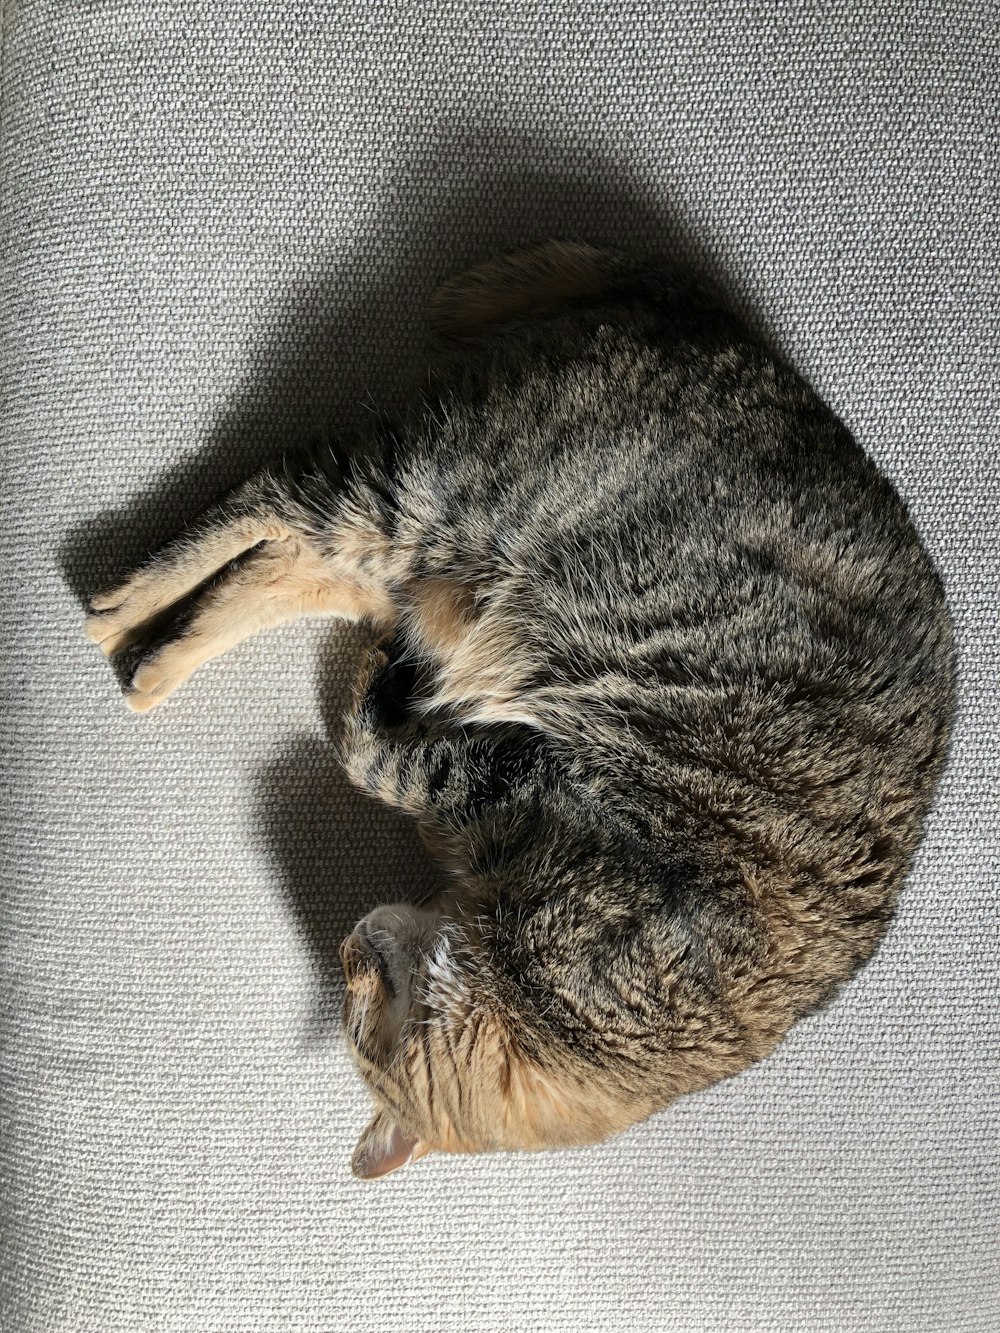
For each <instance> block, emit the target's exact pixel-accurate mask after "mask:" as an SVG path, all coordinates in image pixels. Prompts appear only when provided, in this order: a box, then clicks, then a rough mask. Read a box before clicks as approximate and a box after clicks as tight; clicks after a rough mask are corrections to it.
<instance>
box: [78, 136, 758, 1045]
mask: <svg viewBox="0 0 1000 1333" xmlns="http://www.w3.org/2000/svg"><path fill="white" fill-rule="evenodd" d="M442 162H445V163H447V164H448V174H449V178H450V179H451V180H452V181H458V182H459V183H458V184H456V185H455V186H454V187H453V188H452V189H450V190H448V189H444V188H442V185H441V174H442V173H441V171H440V168H439V164H440V163H442ZM551 162H566V163H572V164H573V165H572V166H571V167H570V166H568V167H567V169H566V170H565V171H562V172H553V171H551V170H549V169H547V168H545V167H541V166H537V167H536V166H535V165H533V164H535V163H551ZM595 182H602V183H601V184H595ZM607 182H612V184H611V185H609V184H608V183H607ZM383 211H384V218H385V226H384V227H381V228H380V227H378V226H375V227H372V228H370V229H369V230H368V231H367V232H366V233H365V235H364V236H362V237H360V238H359V240H358V243H357V245H356V248H355V252H354V254H353V256H352V257H350V258H348V259H346V260H345V259H343V258H339V257H338V260H337V262H336V265H335V266H334V265H332V264H326V263H324V262H323V260H322V257H321V256H320V257H318V258H317V271H316V273H315V276H314V277H313V278H311V279H309V280H308V281H302V282H300V283H299V284H298V286H297V287H293V289H292V290H290V291H289V292H288V293H287V298H286V300H285V303H284V307H283V310H282V312H281V314H280V315H279V316H278V317H277V319H276V320H275V322H274V325H273V326H272V328H271V329H270V330H269V331H268V332H267V334H266V336H265V337H264V339H263V340H262V343H261V345H260V347H259V350H258V352H257V355H256V357H255V358H254V363H253V365H252V367H251V369H250V372H249V374H248V375H247V378H246V380H245V382H244V384H243V385H242V386H241V387H239V388H238V389H237V390H236V391H235V392H234V396H233V401H232V406H231V408H230V410H229V411H227V412H226V413H225V414H224V415H223V417H222V419H221V420H220V421H219V423H218V425H217V427H216V428H215V429H214V431H213V432H212V434H211V437H210V438H209V440H208V442H207V444H206V445H205V446H204V447H203V448H200V449H199V450H198V451H197V453H192V454H191V455H190V456H185V457H183V458H182V460H181V461H180V462H179V463H177V464H175V465H173V466H172V467H171V468H169V469H167V470H166V471H165V472H164V473H163V474H161V476H160V477H159V478H157V480H156V481H155V482H154V483H153V484H152V485H151V486H150V487H149V488H148V489H147V490H145V491H144V492H143V493H141V494H140V495H138V496H136V497H134V498H133V499H132V500H131V501H130V502H129V504H128V505H127V506H126V507H125V508H120V509H113V510H107V511H105V512H104V513H101V514H97V515H91V516H89V517H87V518H86V519H85V520H84V521H83V522H81V523H80V524H79V525H78V526H77V527H76V528H75V529H74V530H73V531H71V532H70V533H69V534H68V536H67V539H66V541H65V542H64V544H63V547H62V550H61V552H60V557H61V565H62V569H63V574H64V577H65V579H66V582H67V583H68V584H69V586H70V588H71V589H72V591H73V592H74V593H75V595H76V596H77V597H78V599H79V600H80V601H85V600H86V598H87V597H88V596H89V595H90V594H92V593H93V592H94V591H95V590H96V589H98V588H100V587H102V586H105V585H106V584H108V583H110V582H112V581H113V580H114V579H116V578H117V577H119V576H120V575H121V574H123V573H124V572H125V571H126V570H127V569H128V568H129V567H131V566H132V565H134V564H135V563H136V562H137V561H138V560H139V559H141V558H142V557H143V556H144V555H145V554H146V553H147V552H148V551H149V550H150V549H151V548H153V547H155V546H156V545H157V544H159V543H160V542H162V541H163V540H165V539H166V538H167V537H169V536H171V535H172V534H173V533H175V532H177V531H178V530H179V529H181V528H182V527H183V526H184V525H185V524H186V523H187V522H188V521H190V519H191V518H192V517H193V516H194V515H195V514H196V513H197V512H198V511H199V510H200V509H202V508H203V507H204V506H205V505H206V504H207V503H208V502H209V501H210V500H211V499H212V498H214V497H215V496H217V495H218V494H220V493H221V492H224V491H225V490H227V489H228V488H229V487H231V486H232V485H234V484H235V483H237V482H238V481H240V480H242V479H243V478H244V477H245V476H246V475H247V474H248V473H250V472H251V471H253V470H254V469H255V468H256V467H257V466H259V465H260V463H261V462H262V461H264V459H265V458H267V457H268V456H271V455H273V454H275V453H278V452H280V451H281V450H283V449H286V448H290V447H299V446H301V445H303V444H304V443H306V442H308V441H309V440H315V439H317V438H322V437H323V436H325V435H330V434H333V433H334V432H337V431H340V430H342V429H343V430H346V429H349V428H351V427H353V426H356V425H358V424H360V423H361V422H362V421H363V419H364V416H365V414H366V411H368V410H369V409H368V408H367V407H366V403H371V402H375V403H378V404H379V405H380V406H388V407H390V408H392V407H393V406H396V405H399V404H400V403H401V402H402V401H404V400H405V398H406V396H407V390H408V388H409V386H411V385H412V384H413V383H414V381H415V379H416V377H417V375H418V374H419V372H420V368H421V365H422V363H423V361H424V347H425V343H426V329H425V326H424V321H423V316H422V311H423V308H424V306H425V303H426V301H427V298H428V296H429V295H430V293H431V291H432V290H433V289H434V287H435V286H436V284H437V283H438V282H439V281H440V280H441V279H442V278H443V277H444V276H446V275H448V274H449V273H452V272H455V271H456V270H460V269H461V268H463V267H466V266H468V265H470V264H473V263H475V262H477V261H479V260H481V259H483V258H485V257H487V256H489V255H491V254H495V253H497V252H500V251H504V250H509V249H512V248H515V247H517V246H519V245H525V244H531V243H533V242H537V241H541V240H545V239H547V238H549V237H552V236H563V237H574V238H579V239H583V240H588V241H591V242H593V243H596V244H608V245H613V246H618V247H622V248H625V249H629V250H632V251H635V252H639V253H646V254H650V255H663V256H670V257H672V258H676V259H680V260H681V261H683V262H684V263H685V264H686V265H687V266H688V268H689V269H691V270H692V271H694V272H695V273H698V274H700V275H701V276H703V277H707V278H710V279H714V280H716V281H718V280H720V279H721V280H722V284H723V285H725V275H724V274H720V273H719V272H718V268H717V266H716V265H714V264H713V263H712V262H711V258H710V256H709V255H708V254H707V253H706V252H705V251H704V249H703V247H702V245H701V243H700V241H699V239H698V238H697V237H696V236H695V235H694V234H693V233H691V232H690V231H689V230H687V229H686V228H685V227H684V226H682V225H681V224H680V223H679V222H678V220H677V219H676V218H674V217H672V216H671V215H670V214H669V212H668V210H667V208H666V206H665V203H664V202H663V201H657V200H655V199H653V198H652V197H651V196H650V194H649V192H648V190H647V189H646V188H645V187H644V186H643V185H642V184H641V183H640V182H638V181H637V180H635V179H632V178H630V175H629V172H628V170H627V169H626V168H622V167H621V166H619V165H617V164H615V163H611V162H608V161H604V160H599V159H598V157H597V156H596V155H591V156H590V157H589V158H587V159H586V160H581V156H580V153H579V150H578V146H577V147H573V146H572V145H568V144H564V145H560V144H555V143H553V142H546V143H539V142H538V141H537V140H535V141H528V140H526V139H520V138H517V137H515V136H510V135H504V134H503V133H498V132H497V131H496V130H494V129H492V128H487V129H482V130H478V131H469V130H455V129H454V128H452V129H445V130H444V131H443V132H442V133H441V134H439V136H438V137H437V139H436V140H434V141H432V142H429V143H428V144H427V146H426V148H425V149H424V150H423V151H422V152H421V153H420V155H419V156H417V157H415V158H413V159H412V160H411V161H410V162H409V163H408V164H405V165H404V166H403V167H402V168H401V169H400V172H399V175H398V177H397V178H396V180H394V181H393V182H391V183H390V184H389V185H388V186H386V187H385V193H384V204H383ZM404 212H405V216H403V215H404ZM408 217H412V218H415V219H416V221H415V222H414V224H413V226H412V228H408V227H407V226H406V218H408ZM730 293H731V295H732V296H733V297H734V299H735V302H736V304H737V305H738V306H741V307H742V308H744V310H745V306H746V302H745V299H743V294H741V293H740V292H738V291H735V292H734V291H732V288H731V287H730ZM751 319H752V314H751ZM754 322H756V323H757V325H758V328H759V327H760V325H759V321H754ZM345 368H346V369H345ZM344 632H345V631H344V630H343V629H342V628H340V627H338V628H337V629H335V630H334V631H333V634H334V635H335V636H341V635H342V634H343V633H344ZM337 642H338V643H340V642H341V640H340V639H339V638H338V640H337ZM358 647H359V650H360V644H359V645H358ZM349 677H350V668H349V665H345V657H344V653H343V651H342V650H338V651H337V652H331V654H330V658H329V662H327V663H325V664H324V663H321V664H320V671H319V676H318V690H319V696H320V701H321V705H322V709H323V716H324V719H325V721H326V723H327V732H328V734H327V735H325V736H324V735H321V734H320V735H301V736H298V737H291V738H290V739H289V742H288V746H287V748H286V749H285V751H284V753H283V754H282V755H281V756H280V757H279V758H278V759H276V760H274V761H272V762H269V763H268V764H267V765H265V766H264V767H263V768H262V769H261V770H260V772H259V774H258V775H257V783H256V797H257V812H256V813H257V815H258V824H259V826H260V827H261V828H262V829H263V830H264V832H265V834H266V837H267V839H268V842H269V845H270V848H271V852H272V854H273V858H274V862H275V865H276V869H277V872H278V874H279V876H280V879H281V882H282V885H283V887H284V891H285V895H286V897H287V900H288V904H289V906H290V908H291V910H292V912H293V913H294V916H295V918H296V920H297V922H298V923H299V924H300V926H301V929H302V933H303V936H304V938H305V939H306V941H307V943H308V948H309V952H310V954H311V956H312V958H313V960H314V963H315V967H316V976H317V986H318V996H319V998H318V1001H317V1005H316V1012H315V1017H316V1020H317V1028H316V1029H314V1030H323V1029H325V1028H326V1027H327V1026H328V1024H329V1021H330V1020H332V1019H333V1018H334V1017H335V1016H337V1015H338V1014H339V1010H340V1005H341V1002H342V982H341V973H340V965H339V956H338V951H339V945H340V942H341V940H342V939H343V937H344V936H345V935H346V934H347V932H348V931H349V929H350V927H351V926H352V925H353V924H354V922H355V921H356V920H357V919H358V918H359V917H360V916H362V915H363V914H364V913H365V912H366V911H368V910H369V909H370V908H371V907H373V906H375V905H376V904H378V903H379V902H384V901H387V900H389V901H391V900H393V899H399V898H401V897H412V896H414V895H420V894H421V893H422V892H425V891H429V889H430V887H431V886H432V881H433V873H434V872H433V868H432V867H431V866H430V864H429V862H428V858H427V855H426V853H425V852H424V850H423V848H422V846H421V845H420V843H419V841H418V840H417V838H416V835H415V832H414V831H413V830H412V829H411V828H409V827H406V826H404V824H403V821H402V820H401V819H400V818H399V817H397V816H396V815H394V814H393V813H392V812H391V811H388V810H383V809H380V808H378V807H377V806H375V804H374V803H373V802H371V801H370V800H368V799H366V798H365V797H364V796H362V795H361V794H359V793H355V792H354V791H353V790H352V789H351V788H350V787H349V786H348V784H347V781H346V779H345V777H344V775H343V773H342V771H341V769H340V766H339V763H338V760H337V757H336V752H335V746H334V743H333V734H334V733H335V731H336V728H337V727H338V726H339V716H340V711H341V708H342V706H343V702H344V700H345V699H346V697H347V691H348V689H349V683H350V682H349ZM348 829H349V830H350V834H349V836H348V835H345V833H344V830H348ZM334 830H336V834H334ZM334 836H336V837H337V838H338V842H337V845H336V846H335V847H334V846H333V845H332V840H333V838H334ZM387 849H388V850H389V854H388V855H386V850H387ZM403 865H406V867H407V874H406V881H407V882H406V883H405V884H403V883H400V882H398V880H399V873H398V871H399V867H400V866H403ZM394 879H395V881H396V882H392V881H393V880H394Z"/></svg>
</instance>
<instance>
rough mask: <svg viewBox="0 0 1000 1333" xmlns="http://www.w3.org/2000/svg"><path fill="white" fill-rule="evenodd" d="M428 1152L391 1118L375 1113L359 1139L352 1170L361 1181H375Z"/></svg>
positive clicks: (424, 1144)
mask: <svg viewBox="0 0 1000 1333" xmlns="http://www.w3.org/2000/svg"><path fill="white" fill-rule="evenodd" d="M429 1152H430V1145H429V1144H426V1143H422V1142H420V1141H419V1140H418V1139H411V1138H410V1137H409V1136H408V1135H406V1134H404V1133H403V1131H402V1130H401V1129H400V1127H399V1125H397V1124H396V1122H395V1120H393V1119H392V1117H391V1116H389V1115H387V1114H386V1113H385V1111H378V1112H376V1114H375V1116H374V1118H373V1119H372V1121H371V1123H370V1124H369V1126H368V1128H367V1129H366V1130H365V1131H364V1133H363V1134H362V1135H361V1138H360V1139H358V1146H357V1147H356V1148H355V1149H354V1156H353V1157H352V1158H351V1170H352V1171H353V1172H354V1174H355V1175H356V1176H358V1177H359V1179H361V1180H374V1179H376V1177H378V1176H387V1175H388V1174H389V1173H390V1171H398V1170H399V1168H400V1167H401V1166H407V1165H408V1164H409V1163H410V1162H416V1161H418V1160H419V1159H420V1158H421V1157H426V1155H427V1154H428V1153H429Z"/></svg>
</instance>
